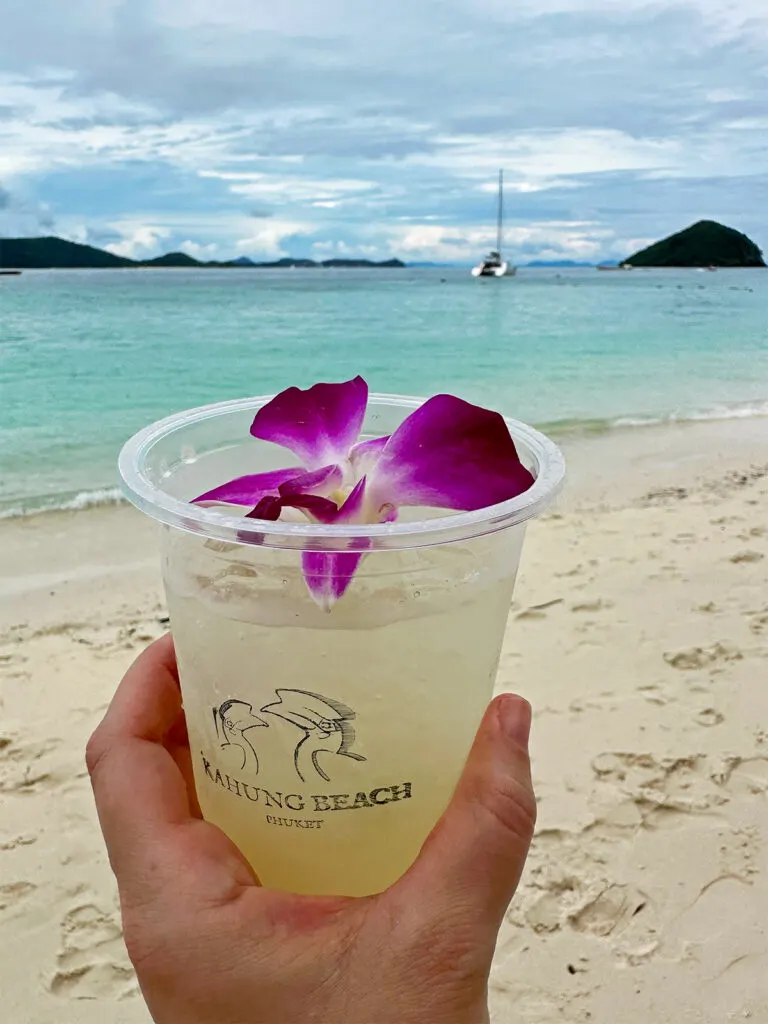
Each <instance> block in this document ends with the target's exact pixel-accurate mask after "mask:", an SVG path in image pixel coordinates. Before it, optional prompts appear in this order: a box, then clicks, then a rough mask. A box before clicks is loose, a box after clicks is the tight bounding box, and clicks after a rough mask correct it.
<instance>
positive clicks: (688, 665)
mask: <svg viewBox="0 0 768 1024" xmlns="http://www.w3.org/2000/svg"><path fill="white" fill-rule="evenodd" d="M743 657H744V655H743V654H742V653H741V651H740V650H739V648H738V647H736V646H734V645H733V644H729V643H727V642H724V641H718V642H717V643H715V644H712V646H711V647H687V648H685V649H684V650H681V651H665V652H664V661H666V663H667V664H668V665H671V666H672V668H677V669H682V670H683V671H693V670H694V669H697V668H708V667H709V666H710V665H716V664H717V663H718V662H723V661H741V659H742V658H743Z"/></svg>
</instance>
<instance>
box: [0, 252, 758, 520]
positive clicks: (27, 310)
mask: <svg viewBox="0 0 768 1024" xmlns="http://www.w3.org/2000/svg"><path fill="white" fill-rule="evenodd" d="M356 373H362V374H363V375H364V376H365V377H366V378H367V380H368V382H369V384H370V385H371V388H372V389H373V390H376V391H391V392H400V393H407V394H416V395H425V396H426V395H430V394H434V393H436V392H439V391H449V392H453V393H455V394H458V395H460V396H462V397H464V398H467V399H469V400H471V401H476V402H478V403H481V404H484V405H487V406H490V407H492V408H495V409H498V410H500V411H503V412H505V413H507V414H509V415H512V416H515V417H517V418H518V419H523V420H527V421H528V422H531V423H534V424H537V425H539V426H542V427H544V428H545V429H547V430H549V431H550V432H552V433H553V434H554V435H555V436H561V435H563V434H565V433H569V432H590V431H591V432H595V431H602V430H609V429H632V428H641V427H642V425H643V424H645V423H648V422H658V421H663V420H685V419H696V418H719V417H723V418H728V417H741V416H744V417H746V416H757V415H762V416H768V272H766V271H760V270H752V271H749V270H743V271H720V272H718V273H706V272H704V273H699V272H696V271H669V270H668V271H634V272H632V273H599V272H597V271H595V270H564V271H549V270H522V271H520V272H519V274H518V276H517V277H516V278H513V279H507V280H502V281H496V280H490V281H477V280H475V279H473V278H471V277H470V276H469V274H468V273H467V272H466V271H462V270H453V269H451V270H437V269H435V270H433V269H423V270H422V269H419V270H415V269H414V270H410V269H408V270H395V271H385V270H306V271H303V270H293V271H290V270H284V271H266V270H260V271H248V270H237V271H235V270H229V271H227V270H221V271H216V270H203V271H199V270H198V271H195V270H192V271H186V270H185V271H176V270H140V271H133V270H127V271H125V270H124V271H27V272H25V273H24V274H23V276H21V277H6V278H3V277H0V515H5V516H8V515H16V514H21V513H25V512H29V511H34V510H38V509H41V508H50V507H62V506H64V507H80V506H84V505H87V504H89V503H97V502H100V501H107V500H110V498H111V497H112V496H113V495H114V487H115V468H114V467H115V460H116V458H117V454H118V451H119V448H120V446H121V444H122V443H123V441H124V440H126V439H127V438H128V437H129V436H130V435H131V434H132V433H133V432H134V431H136V430H138V429H139V428H140V427H142V426H145V425H146V424H147V423H149V422H151V421H152V420H154V419H158V418H160V417H162V416H165V415H168V414H169V413H172V412H175V411H177V410H180V409H183V408H188V407H191V406H195V405H202V404H205V403H208V402H213V401H217V400H220V399H225V398H233V397H241V396H245V395H254V394H264V393H270V392H274V391H276V390H280V389H281V388H283V387H286V386H288V385H291V384H297V385H300V386H308V385H310V384H312V383H314V382H316V381H318V380H342V379H346V378H348V377H351V376H353V375H354V374H356ZM766 428H767V430H768V420H767V421H766Z"/></svg>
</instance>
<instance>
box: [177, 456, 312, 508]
mask: <svg viewBox="0 0 768 1024" xmlns="http://www.w3.org/2000/svg"><path fill="white" fill-rule="evenodd" d="M302 473H303V470H302V468H301V466H293V467H291V468H289V469H273V470H271V471H270V472H268V473H253V474H251V475H250V476H239V477H237V478H236V479H235V480H230V481H229V482H228V483H226V484H221V486H220V487H214V489H213V490H212V491H206V492H205V494H201V495H200V497H199V498H194V499H193V504H195V503H197V502H201V501H223V502H228V503H229V504H231V505H256V504H257V503H258V502H259V501H260V500H261V499H262V498H263V497H264V496H265V495H267V494H275V493H276V492H277V490H278V488H279V487H280V485H281V484H285V483H286V482H287V481H289V480H293V479H294V478H295V477H297V476H301V475H302Z"/></svg>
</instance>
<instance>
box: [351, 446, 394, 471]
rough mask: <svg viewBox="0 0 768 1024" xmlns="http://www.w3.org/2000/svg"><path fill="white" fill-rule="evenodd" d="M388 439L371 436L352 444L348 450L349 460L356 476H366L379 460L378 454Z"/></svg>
mask: <svg viewBox="0 0 768 1024" xmlns="http://www.w3.org/2000/svg"><path fill="white" fill-rule="evenodd" d="M387 441H389V436H387V437H372V438H370V439H369V440H367V441H361V442H360V444H356V445H354V446H353V447H352V448H351V449H350V452H349V461H350V462H351V463H352V469H353V470H354V473H355V476H356V477H363V476H366V475H367V474H368V473H370V471H371V470H372V469H373V467H374V466H375V465H376V463H377V462H378V460H379V456H380V455H381V453H382V452H383V451H384V448H385V446H386V444H387Z"/></svg>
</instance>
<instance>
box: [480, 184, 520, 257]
mask: <svg viewBox="0 0 768 1024" xmlns="http://www.w3.org/2000/svg"><path fill="white" fill-rule="evenodd" d="M503 230H504V171H499V205H498V210H497V215H496V248H495V249H494V250H493V251H492V252H490V253H488V255H487V256H486V257H485V259H484V260H482V261H481V262H480V263H478V265H477V266H476V267H473V268H472V277H514V275H515V274H516V273H517V267H514V266H512V264H511V263H509V262H508V261H507V260H505V259H503V258H502V255H501V236H502V232H503Z"/></svg>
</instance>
